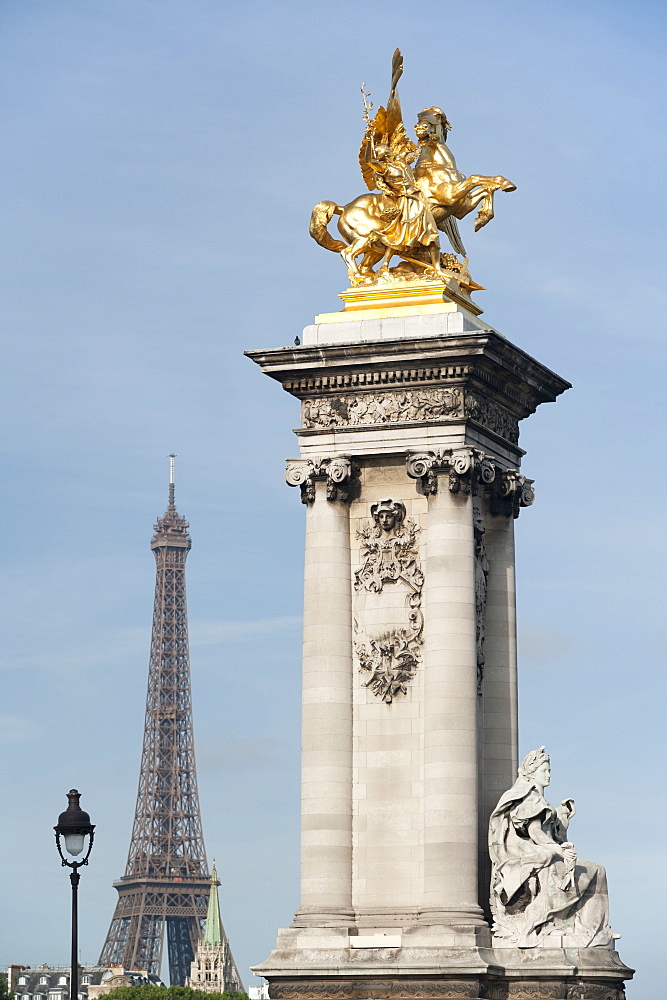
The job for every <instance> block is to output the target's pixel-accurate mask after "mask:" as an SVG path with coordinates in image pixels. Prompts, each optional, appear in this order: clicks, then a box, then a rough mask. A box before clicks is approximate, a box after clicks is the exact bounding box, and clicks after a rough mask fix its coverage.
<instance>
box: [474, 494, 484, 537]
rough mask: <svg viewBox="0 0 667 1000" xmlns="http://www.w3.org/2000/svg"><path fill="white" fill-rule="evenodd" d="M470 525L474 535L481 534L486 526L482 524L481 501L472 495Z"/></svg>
mask: <svg viewBox="0 0 667 1000" xmlns="http://www.w3.org/2000/svg"><path fill="white" fill-rule="evenodd" d="M472 525H473V528H474V530H475V534H476V535H483V534H484V532H485V531H486V526H485V524H484V511H483V510H482V501H481V500H480V499H479V497H473V501H472Z"/></svg>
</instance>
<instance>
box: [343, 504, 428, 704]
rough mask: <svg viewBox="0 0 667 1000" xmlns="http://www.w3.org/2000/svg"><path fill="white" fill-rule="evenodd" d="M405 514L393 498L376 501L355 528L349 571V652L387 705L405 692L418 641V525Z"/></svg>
mask: <svg viewBox="0 0 667 1000" xmlns="http://www.w3.org/2000/svg"><path fill="white" fill-rule="evenodd" d="M405 513H406V512H405V506H404V504H402V503H401V502H400V501H399V500H391V499H387V500H380V501H378V502H377V503H374V504H372V506H371V517H372V520H371V521H370V522H368V523H367V524H366V525H364V527H363V528H362V529H361V531H359V532H358V533H357V537H358V538H359V539H360V541H361V557H362V563H361V566H360V567H359V569H358V570H357V571H356V572H355V575H354V589H355V592H356V597H355V622H354V624H355V652H356V655H357V658H358V660H359V668H360V670H362V671H363V672H365V673H367V674H369V677H368V680H367V681H365V686H366V687H368V688H370V689H371V691H372V692H373V694H375V695H376V696H377V697H378V698H381V699H382V701H384V702H386V703H387V704H390V703H391V702H392V701H393V700H394V698H395V697H396V695H398V694H406V693H407V684H408V682H409V681H410V680H411V679H412V678H413V677H414V674H415V671H416V670H417V667H418V666H419V662H420V660H421V646H422V644H423V630H424V616H423V614H422V610H421V602H422V589H423V586H424V574H423V573H422V570H421V566H420V564H419V552H418V548H417V532H418V531H419V530H420V529H419V527H418V526H417V525H416V524H415V522H414V521H413V520H412V518H406V516H405Z"/></svg>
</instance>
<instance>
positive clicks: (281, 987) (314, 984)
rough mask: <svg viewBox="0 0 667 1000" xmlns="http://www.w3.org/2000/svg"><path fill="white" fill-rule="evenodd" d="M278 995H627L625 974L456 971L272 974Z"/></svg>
mask: <svg viewBox="0 0 667 1000" xmlns="http://www.w3.org/2000/svg"><path fill="white" fill-rule="evenodd" d="M269 996H270V997H271V998H272V1000H462V998H465V1000H624V998H625V991H624V989H623V981H622V980H618V979H617V980H613V979H610V980H606V981H601V980H597V979H596V980H589V979H584V978H581V977H564V978H548V979H517V980H507V979H501V978H495V977H483V978H467V977H466V978H463V977H452V976H442V975H441V976H433V977H424V978H417V977H409V976H400V977H395V978H388V977H387V978H383V979H373V978H365V977H364V978H351V977H347V976H340V977H335V978H330V979H317V978H306V977H303V978H302V977H299V978H294V979H270V980H269Z"/></svg>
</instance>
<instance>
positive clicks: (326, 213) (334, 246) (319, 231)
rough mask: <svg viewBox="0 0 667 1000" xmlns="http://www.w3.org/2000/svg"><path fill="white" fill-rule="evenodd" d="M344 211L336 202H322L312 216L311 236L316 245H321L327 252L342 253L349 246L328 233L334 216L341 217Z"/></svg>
mask: <svg viewBox="0 0 667 1000" xmlns="http://www.w3.org/2000/svg"><path fill="white" fill-rule="evenodd" d="M342 212H343V209H342V208H341V206H340V205H337V204H336V202H335V201H321V202H319V204H317V205H316V206H315V208H314V209H313V211H312V212H311V215H310V235H311V236H312V237H313V239H314V240H315V242H316V243H319V245H320V246H321V247H324V249H325V250H332V251H333V252H334V253H340V251H341V250H344V249H345V247H346V246H347V243H343V241H342V240H335V239H334V238H333V237H332V235H331V233H330V232H329V231H328V229H327V226H328V224H329V223H330V222H331V220H332V219H333V217H334V215H341V214H342Z"/></svg>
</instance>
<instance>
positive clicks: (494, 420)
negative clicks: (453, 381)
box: [302, 386, 519, 444]
mask: <svg viewBox="0 0 667 1000" xmlns="http://www.w3.org/2000/svg"><path fill="white" fill-rule="evenodd" d="M461 417H470V418H471V419H473V420H475V421H476V422H477V423H479V424H481V425H482V426H483V427H486V428H488V429H489V430H490V431H493V432H494V433H495V434H498V435H499V436H500V437H502V438H504V439H505V440H506V441H510V442H511V443H512V444H517V443H518V440H519V421H518V419H517V417H515V416H514V414H512V413H510V411H509V410H507V409H506V408H505V407H504V406H501V405H500V404H499V403H496V402H494V401H493V400H491V399H487V398H486V397H485V396H484V395H482V393H480V392H476V391H474V390H465V394H464V391H463V389H461V388H459V387H455V386H452V387H451V388H444V387H439V386H423V387H419V388H414V389H404V390H402V391H394V392H391V391H389V392H356V393H350V392H342V393H339V394H337V395H329V396H318V397H311V398H308V399H304V401H303V403H302V424H303V426H304V427H305V428H306V429H313V428H321V427H355V426H363V425H366V424H391V423H406V422H410V421H427V420H442V419H455V418H461Z"/></svg>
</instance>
